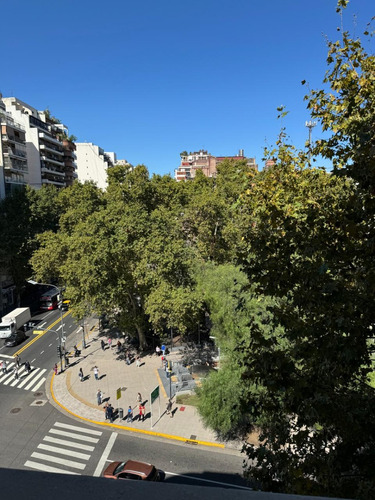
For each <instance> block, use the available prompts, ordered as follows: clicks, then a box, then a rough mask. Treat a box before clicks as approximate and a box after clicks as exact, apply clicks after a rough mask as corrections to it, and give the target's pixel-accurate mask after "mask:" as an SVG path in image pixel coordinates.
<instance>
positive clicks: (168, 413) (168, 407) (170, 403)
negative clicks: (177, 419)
mask: <svg viewBox="0 0 375 500" xmlns="http://www.w3.org/2000/svg"><path fill="white" fill-rule="evenodd" d="M167 415H169V416H170V417H171V418H172V417H173V413H172V400H171V399H169V401H168V403H167Z"/></svg>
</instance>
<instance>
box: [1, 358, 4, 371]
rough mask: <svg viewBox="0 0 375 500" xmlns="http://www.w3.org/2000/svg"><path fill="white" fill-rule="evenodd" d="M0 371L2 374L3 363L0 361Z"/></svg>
mask: <svg viewBox="0 0 375 500" xmlns="http://www.w3.org/2000/svg"><path fill="white" fill-rule="evenodd" d="M0 370H1V371H2V372H3V373H4V368H3V362H2V361H0Z"/></svg>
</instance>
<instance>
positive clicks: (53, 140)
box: [39, 132, 62, 147]
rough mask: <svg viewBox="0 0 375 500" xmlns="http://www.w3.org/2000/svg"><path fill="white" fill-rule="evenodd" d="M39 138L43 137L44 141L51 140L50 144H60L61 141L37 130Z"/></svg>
mask: <svg viewBox="0 0 375 500" xmlns="http://www.w3.org/2000/svg"><path fill="white" fill-rule="evenodd" d="M39 139H43V140H45V141H48V142H51V143H52V144H57V145H58V146H60V147H61V146H62V144H61V142H60V141H59V140H58V139H55V138H54V137H51V136H50V135H47V134H45V133H44V132H39Z"/></svg>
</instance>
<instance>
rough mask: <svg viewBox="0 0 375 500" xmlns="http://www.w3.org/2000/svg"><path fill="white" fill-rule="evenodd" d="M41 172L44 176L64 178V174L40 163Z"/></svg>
mask: <svg viewBox="0 0 375 500" xmlns="http://www.w3.org/2000/svg"><path fill="white" fill-rule="evenodd" d="M41 170H42V172H43V173H44V174H49V175H59V176H61V177H64V176H65V172H61V171H60V170H55V169H53V168H51V167H49V166H48V165H45V164H44V163H43V162H42V168H41Z"/></svg>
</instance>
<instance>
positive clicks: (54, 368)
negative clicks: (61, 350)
mask: <svg viewBox="0 0 375 500" xmlns="http://www.w3.org/2000/svg"><path fill="white" fill-rule="evenodd" d="M53 371H54V372H55V375H57V364H56V363H55V366H54V367H53Z"/></svg>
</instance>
